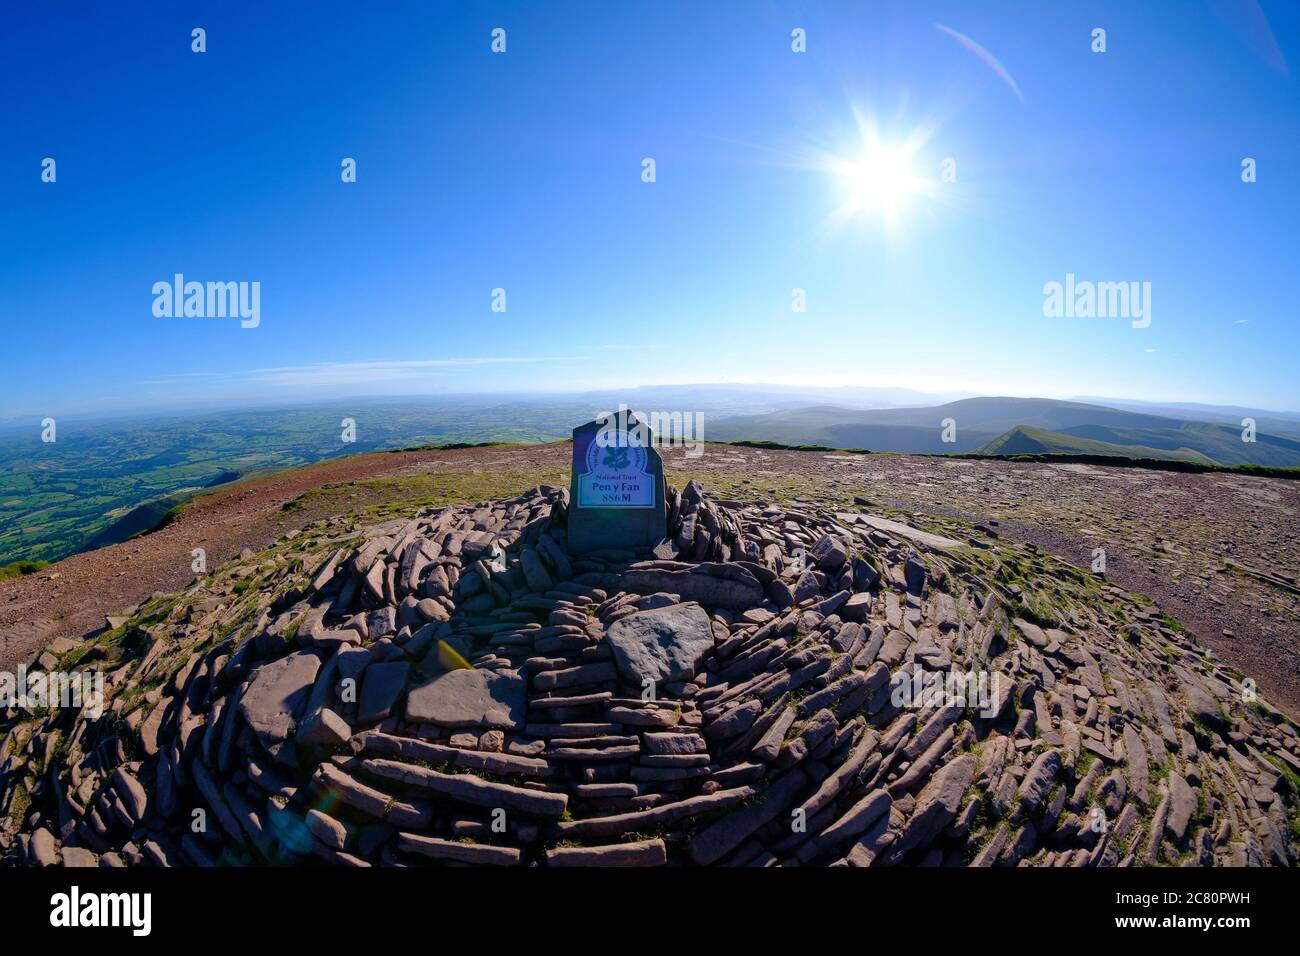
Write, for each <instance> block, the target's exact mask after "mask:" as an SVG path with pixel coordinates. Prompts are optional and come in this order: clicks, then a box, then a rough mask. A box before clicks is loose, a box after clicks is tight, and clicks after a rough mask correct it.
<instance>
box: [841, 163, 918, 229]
mask: <svg viewBox="0 0 1300 956" xmlns="http://www.w3.org/2000/svg"><path fill="white" fill-rule="evenodd" d="M840 175H841V178H842V179H843V182H844V189H845V193H846V196H847V199H846V203H847V206H848V211H850V212H861V211H866V210H876V211H879V212H880V213H882V214H883V215H885V216H887V217H892V216H894V215H895V214H897V213H898V212H899V211H900V210H901V209H902V208H903V207H904V206H906V205H907V203H908V201H909V200H910V199H911V198H912V197H913V196H915V195H916V194H917V193H918V192H919V191H920V188H921V181H920V179H919V178H918V177H917V175H916V173H915V172H913V170H912V167H911V166H910V165H909V164H908V161H907V157H906V156H905V155H904V154H903V153H902V152H901V151H899V150H891V149H888V148H887V147H884V146H876V147H873V148H871V149H869V150H867V151H866V153H865V154H864V155H863V156H862V157H861V158H860V159H858V160H857V161H855V162H846V163H845V164H844V167H843V169H842V170H841V171H840Z"/></svg>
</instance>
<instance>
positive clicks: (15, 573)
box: [0, 561, 50, 581]
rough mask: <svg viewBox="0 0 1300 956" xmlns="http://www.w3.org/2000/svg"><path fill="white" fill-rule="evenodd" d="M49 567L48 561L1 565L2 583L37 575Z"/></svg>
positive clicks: (12, 562)
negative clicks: (27, 575) (26, 575)
mask: <svg viewBox="0 0 1300 956" xmlns="http://www.w3.org/2000/svg"><path fill="white" fill-rule="evenodd" d="M49 566H50V562H48V561H11V562H10V563H9V564H5V565H0V581H7V580H9V579H11V578H20V577H22V576H23V575H25V574H35V573H36V572H37V571H41V570H43V569H45V568H48V567H49Z"/></svg>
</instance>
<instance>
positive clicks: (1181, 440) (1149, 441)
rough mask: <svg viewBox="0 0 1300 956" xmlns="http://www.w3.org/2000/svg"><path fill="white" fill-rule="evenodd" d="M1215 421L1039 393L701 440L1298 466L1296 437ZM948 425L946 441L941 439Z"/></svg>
mask: <svg viewBox="0 0 1300 956" xmlns="http://www.w3.org/2000/svg"><path fill="white" fill-rule="evenodd" d="M1214 418H1215V420H1213V421H1205V420H1196V419H1194V418H1174V417H1170V416H1169V415H1159V414H1154V413H1152V412H1147V411H1142V410H1138V409H1135V408H1113V407H1110V406H1107V405H1095V404H1090V403H1087V402H1066V401H1058V400H1055V399H1046V398H1012V397H984V398H967V399H960V400H958V401H954V402H947V403H945V404H942V405H934V406H923V407H913V408H884V409H866V410H864V409H852V408H843V407H840V406H834V405H813V406H808V407H805V408H797V409H786V410H781V411H777V412H771V413H767V414H762V415H745V416H734V417H732V418H727V419H723V420H721V421H717V422H712V423H710V425H711V427H710V429H709V437H710V438H711V439H715V440H718V441H743V440H750V441H759V440H767V441H777V442H781V443H783V444H790V445H828V446H831V447H834V448H863V449H867V450H870V451H879V452H896V453H905V454H906V453H911V454H962V453H969V452H975V453H980V454H1006V455H1011V454H1051V453H1069V454H1092V455H1107V456H1112V457H1118V458H1164V459H1169V460H1173V461H1195V462H1199V463H1201V464H1219V465H1246V464H1255V465H1268V466H1273V467H1300V434H1297V435H1296V436H1294V437H1292V436H1291V435H1289V434H1287V433H1285V432H1284V433H1283V434H1273V433H1269V432H1267V431H1264V430H1257V432H1256V435H1255V441H1254V442H1246V441H1243V440H1242V435H1243V429H1242V428H1241V427H1240V426H1239V425H1238V424H1236V423H1229V421H1230V419H1229V420H1225V418H1228V416H1227V413H1225V412H1218V413H1216V414H1215V415H1214ZM1273 421H1278V422H1280V423H1281V424H1282V425H1283V426H1284V427H1285V425H1286V422H1285V421H1283V420H1281V419H1274V420H1273ZM947 425H950V426H951V427H950V428H948V433H949V434H948V436H947V437H951V438H953V439H954V440H952V441H944V440H943V439H944V437H945V434H944V432H945V426H947Z"/></svg>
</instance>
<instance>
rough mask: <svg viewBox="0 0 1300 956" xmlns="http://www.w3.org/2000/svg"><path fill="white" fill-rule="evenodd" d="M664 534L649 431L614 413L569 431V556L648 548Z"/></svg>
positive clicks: (657, 463)
mask: <svg viewBox="0 0 1300 956" xmlns="http://www.w3.org/2000/svg"><path fill="white" fill-rule="evenodd" d="M667 533H668V509H667V505H666V504H665V502H664V465H663V459H661V458H660V456H659V452H658V451H657V450H656V449H655V447H654V441H653V435H651V433H650V429H649V426H647V425H646V424H645V423H644V422H643V421H642V420H640V419H639V418H636V417H635V416H629V415H626V414H624V413H623V412H622V410H620V414H618V415H610V416H608V417H602V418H598V419H596V420H595V421H591V422H588V423H587V424H585V425H580V426H578V427H577V428H575V429H574V430H573V478H572V481H571V482H570V485H569V550H570V551H572V552H574V553H575V554H577V553H582V552H584V551H603V550H617V551H627V550H635V549H638V548H652V547H654V546H655V545H656V544H658V543H659V542H660V541H661V540H663V538H664V537H665V536H666V535H667Z"/></svg>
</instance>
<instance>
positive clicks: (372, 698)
mask: <svg viewBox="0 0 1300 956" xmlns="http://www.w3.org/2000/svg"><path fill="white" fill-rule="evenodd" d="M410 671H411V665H410V664H408V663H406V661H389V662H387V663H384V664H371V665H370V666H369V667H367V668H366V674H365V677H364V678H363V679H362V682H361V699H360V701H359V702H358V708H357V709H358V717H357V719H358V721H360V722H361V723H363V724H373V723H376V722H378V721H381V720H383V719H384V718H385V717H387V716H388V714H389V713H390V712H391V711H392V709H393V705H394V704H396V703H397V698H398V697H400V696H401V694H402V691H404V690H406V678H407V675H408V674H409V673H410Z"/></svg>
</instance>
